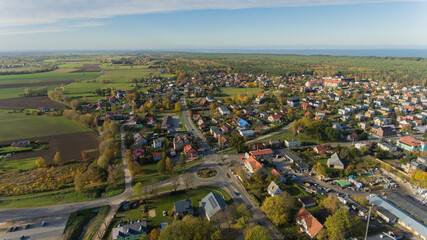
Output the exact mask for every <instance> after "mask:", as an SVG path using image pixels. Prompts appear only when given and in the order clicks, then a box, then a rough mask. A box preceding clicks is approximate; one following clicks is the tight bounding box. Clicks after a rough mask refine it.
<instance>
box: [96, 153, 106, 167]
mask: <svg viewBox="0 0 427 240" xmlns="http://www.w3.org/2000/svg"><path fill="white" fill-rule="evenodd" d="M96 165H98V167H100V168H102V169H107V168H108V165H109V161H108V158H107V157H106V156H105V155H101V156H99V158H98V160H96Z"/></svg>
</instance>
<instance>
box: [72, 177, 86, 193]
mask: <svg viewBox="0 0 427 240" xmlns="http://www.w3.org/2000/svg"><path fill="white" fill-rule="evenodd" d="M74 187H75V188H76V191H77V192H81V191H83V189H84V187H85V181H84V176H83V174H81V173H79V174H77V175H76V176H75V177H74Z"/></svg>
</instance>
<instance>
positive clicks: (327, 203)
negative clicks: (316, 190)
mask: <svg viewBox="0 0 427 240" xmlns="http://www.w3.org/2000/svg"><path fill="white" fill-rule="evenodd" d="M321 205H322V206H323V207H324V208H325V209H326V210H327V211H328V212H329V213H330V214H334V213H335V212H336V211H337V210H338V198H337V197H335V196H332V195H329V196H328V197H327V198H325V199H323V201H322V203H321Z"/></svg>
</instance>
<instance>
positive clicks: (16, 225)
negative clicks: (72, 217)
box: [0, 216, 68, 240]
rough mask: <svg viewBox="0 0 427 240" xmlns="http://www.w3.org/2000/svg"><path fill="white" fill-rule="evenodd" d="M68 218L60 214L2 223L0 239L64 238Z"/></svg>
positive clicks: (0, 224) (0, 225)
mask: <svg viewBox="0 0 427 240" xmlns="http://www.w3.org/2000/svg"><path fill="white" fill-rule="evenodd" d="M67 220H68V216H60V217H50V218H42V219H33V220H26V221H16V222H6V223H0V239H7V240H17V239H44V238H46V239H47V238H48V239H52V240H53V239H62V233H63V232H64V229H65V226H66V224H67ZM43 222H44V224H43V225H44V226H42V223H43Z"/></svg>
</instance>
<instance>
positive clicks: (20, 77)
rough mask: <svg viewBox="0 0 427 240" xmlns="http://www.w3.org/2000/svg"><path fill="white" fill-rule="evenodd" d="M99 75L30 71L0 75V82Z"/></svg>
mask: <svg viewBox="0 0 427 240" xmlns="http://www.w3.org/2000/svg"><path fill="white" fill-rule="evenodd" d="M100 75H101V73H99V72H84V73H80V72H79V73H55V72H44V73H32V74H17V75H3V76H0V84H15V83H22V84H23V83H39V82H54V81H73V80H84V79H91V78H97V77H99V76H100Z"/></svg>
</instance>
